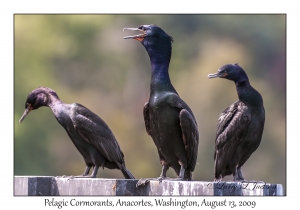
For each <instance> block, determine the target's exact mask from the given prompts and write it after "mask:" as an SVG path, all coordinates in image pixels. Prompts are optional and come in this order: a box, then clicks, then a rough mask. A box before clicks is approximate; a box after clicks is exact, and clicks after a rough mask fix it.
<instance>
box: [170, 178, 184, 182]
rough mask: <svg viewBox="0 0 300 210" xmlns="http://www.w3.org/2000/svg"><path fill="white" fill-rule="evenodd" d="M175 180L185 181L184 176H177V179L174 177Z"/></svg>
mask: <svg viewBox="0 0 300 210" xmlns="http://www.w3.org/2000/svg"><path fill="white" fill-rule="evenodd" d="M172 180H173V181H185V180H184V178H182V177H177V178H175V179H172Z"/></svg>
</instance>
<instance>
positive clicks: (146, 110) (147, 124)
mask: <svg viewBox="0 0 300 210" xmlns="http://www.w3.org/2000/svg"><path fill="white" fill-rule="evenodd" d="M143 114H144V121H145V127H146V131H147V133H148V135H150V136H151V128H150V116H149V103H148V102H146V103H145V105H144V109H143Z"/></svg>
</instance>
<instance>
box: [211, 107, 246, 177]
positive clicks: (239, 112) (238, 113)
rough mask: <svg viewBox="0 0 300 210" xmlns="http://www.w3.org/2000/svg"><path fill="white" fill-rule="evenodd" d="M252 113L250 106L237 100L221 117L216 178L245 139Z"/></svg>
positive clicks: (218, 130)
mask: <svg viewBox="0 0 300 210" xmlns="http://www.w3.org/2000/svg"><path fill="white" fill-rule="evenodd" d="M250 121H251V114H250V111H249V110H248V107H247V106H246V105H245V104H244V103H242V102H240V101H237V102H235V103H234V104H232V105H231V106H229V107H228V108H226V109H225V110H224V111H223V112H222V113H221V114H220V117H219V120H218V125H217V135H216V142H215V153H214V160H215V178H219V177H216V175H219V174H221V173H222V171H223V170H224V169H225V168H226V166H227V164H228V163H229V161H230V159H231V158H232V156H233V154H234V152H235V151H236V148H237V146H238V145H239V144H240V142H241V141H242V140H243V138H244V136H245V134H246V132H247V127H248V124H249V123H250Z"/></svg>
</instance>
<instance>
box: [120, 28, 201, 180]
mask: <svg viewBox="0 0 300 210" xmlns="http://www.w3.org/2000/svg"><path fill="white" fill-rule="evenodd" d="M124 30H133V31H141V32H142V34H139V35H134V36H126V37H124V39H135V40H138V41H139V42H141V43H142V45H143V46H144V47H145V48H146V50H147V52H148V54H149V57H150V62H151V69H152V71H151V84H150V98H149V101H148V102H147V103H146V104H145V105H144V111H143V113H144V121H145V126H146V131H147V133H148V134H149V135H150V136H151V137H152V139H153V141H154V143H155V145H156V147H157V151H158V155H159V159H160V162H161V164H162V173H161V175H160V177H159V178H158V180H159V181H161V180H163V179H165V178H166V172H167V170H168V169H169V167H172V168H173V169H174V170H175V172H176V174H177V175H178V177H177V179H176V180H192V172H193V171H194V169H195V165H196V161H197V154H198V142H199V134H198V127H197V122H196V119H195V117H194V115H193V113H192V110H191V109H190V108H189V107H188V105H187V104H186V103H185V102H184V101H183V100H182V99H181V98H180V97H179V95H178V93H177V92H176V90H175V88H174V87H173V85H172V84H171V80H170V77H169V72H168V70H169V63H170V60H171V53H172V41H173V39H172V37H171V36H169V35H168V34H166V33H165V32H164V31H163V30H162V29H161V28H160V27H158V26H156V25H153V24H151V25H142V26H140V27H138V28H124ZM148 181H149V179H146V180H142V181H141V180H140V181H139V183H138V184H137V186H139V185H142V184H145V183H147V182H148Z"/></svg>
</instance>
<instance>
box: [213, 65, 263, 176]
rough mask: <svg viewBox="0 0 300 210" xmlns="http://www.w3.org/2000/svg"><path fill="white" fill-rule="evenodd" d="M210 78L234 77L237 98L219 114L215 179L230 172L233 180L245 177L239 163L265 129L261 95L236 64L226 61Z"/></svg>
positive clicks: (230, 78) (256, 145)
mask: <svg viewBox="0 0 300 210" xmlns="http://www.w3.org/2000/svg"><path fill="white" fill-rule="evenodd" d="M208 77H209V78H216V77H220V78H226V79H229V80H232V81H234V83H235V86H236V90H237V94H238V97H239V100H237V101H236V102H235V103H233V104H232V105H230V106H229V107H228V108H226V109H225V110H224V111H223V112H222V113H221V115H220V117H219V122H218V125H217V135H216V142H215V153H214V160H215V175H214V176H215V178H214V179H215V181H221V180H222V178H223V177H224V176H227V175H231V174H232V175H233V180H234V181H240V180H244V178H243V176H242V171H241V167H242V166H243V165H244V163H245V162H246V161H247V160H248V158H249V157H250V156H251V154H252V153H253V152H254V151H255V150H256V149H257V148H258V146H259V144H260V141H261V137H262V134H263V130H264V123H265V109H264V106H263V99H262V97H261V95H260V94H259V92H257V91H256V90H255V89H254V88H253V87H252V86H251V85H250V82H249V79H248V77H247V74H246V72H245V71H244V70H243V69H242V68H241V67H240V66H239V65H238V64H227V65H224V66H222V67H221V68H220V69H218V72H217V73H215V74H209V75H208Z"/></svg>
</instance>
